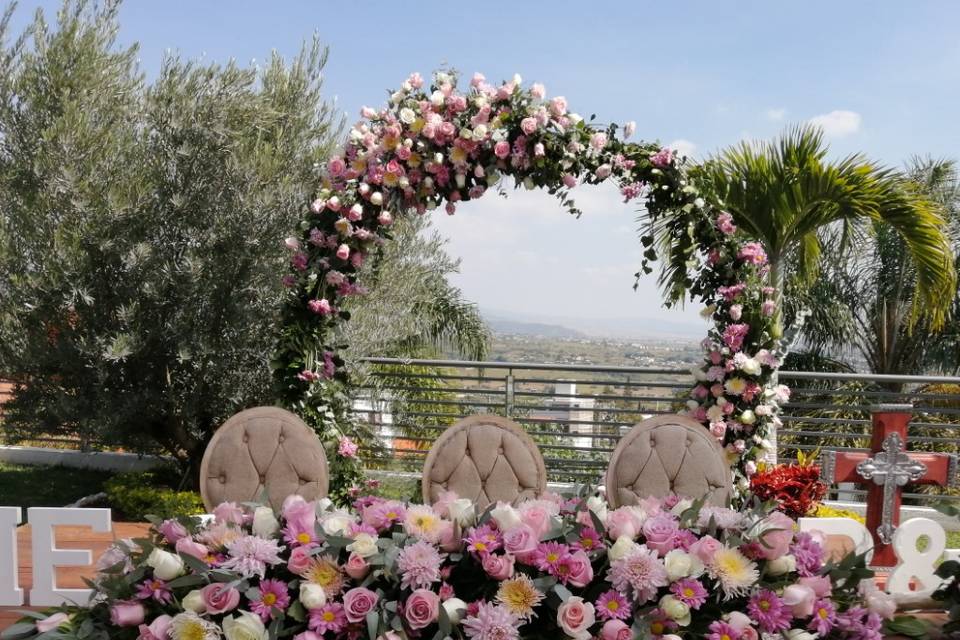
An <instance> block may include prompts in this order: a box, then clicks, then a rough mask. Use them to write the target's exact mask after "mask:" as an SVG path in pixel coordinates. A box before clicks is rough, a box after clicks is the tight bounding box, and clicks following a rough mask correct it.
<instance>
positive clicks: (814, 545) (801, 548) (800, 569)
mask: <svg viewBox="0 0 960 640" xmlns="http://www.w3.org/2000/svg"><path fill="white" fill-rule="evenodd" d="M790 552H791V553H792V554H793V557H794V558H796V560H797V573H798V574H800V575H801V576H805V577H811V576H815V575H817V574H818V573H819V572H820V567H822V566H823V547H822V546H820V543H819V542H817V541H816V539H815V538H814V537H813V536H812V535H810V534H809V533H807V532H806V531H801V532H800V533H798V534H797V536H796V538H794V540H793V546H792V547H791V549H790Z"/></svg>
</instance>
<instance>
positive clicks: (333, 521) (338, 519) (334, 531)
mask: <svg viewBox="0 0 960 640" xmlns="http://www.w3.org/2000/svg"><path fill="white" fill-rule="evenodd" d="M351 524H353V518H351V517H350V516H349V515H347V514H346V513H342V512H335V513H333V514H331V515H329V516H327V517H326V518H324V520H323V525H322V527H323V532H324V533H325V534H327V535H328V536H342V535H344V534H345V533H346V532H347V529H349V528H350V525H351Z"/></svg>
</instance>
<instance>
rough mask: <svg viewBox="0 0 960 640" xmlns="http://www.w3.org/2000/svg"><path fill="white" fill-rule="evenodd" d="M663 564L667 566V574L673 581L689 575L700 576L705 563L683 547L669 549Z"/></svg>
mask: <svg viewBox="0 0 960 640" xmlns="http://www.w3.org/2000/svg"><path fill="white" fill-rule="evenodd" d="M663 564H664V566H666V568H667V576H668V577H669V578H670V581H671V582H676V581H677V580H679V579H680V578H686V577H688V576H698V575H700V574H701V573H702V572H703V563H702V562H700V559H699V558H697V557H696V556H693V555H691V554H689V553H687V552H686V551H683V550H681V549H673V550H671V551H668V552H667V555H666V556H664V558H663Z"/></svg>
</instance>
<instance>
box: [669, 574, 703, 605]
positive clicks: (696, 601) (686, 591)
mask: <svg viewBox="0 0 960 640" xmlns="http://www.w3.org/2000/svg"><path fill="white" fill-rule="evenodd" d="M670 593H672V594H673V595H674V596H676V598H677V600H679V601H680V602H682V603H683V604H685V605H687V606H688V607H690V608H691V609H699V608H700V607H701V606H703V603H704V602H706V601H707V590H706V589H705V588H704V587H703V585H702V584H701V583H700V581H699V580H697V579H696V578H684V579H683V580H677V581H676V582H674V583H673V584H672V585H670Z"/></svg>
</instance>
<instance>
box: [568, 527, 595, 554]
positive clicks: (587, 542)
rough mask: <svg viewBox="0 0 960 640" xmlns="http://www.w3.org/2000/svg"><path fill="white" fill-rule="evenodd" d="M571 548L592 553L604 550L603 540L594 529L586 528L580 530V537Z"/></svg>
mask: <svg viewBox="0 0 960 640" xmlns="http://www.w3.org/2000/svg"><path fill="white" fill-rule="evenodd" d="M571 546H572V547H573V548H574V549H580V550H581V551H586V552H587V553H590V552H591V551H596V550H597V549H602V548H603V539H602V538H601V537H600V534H599V533H597V531H596V529H594V528H593V527H584V528H583V529H581V530H580V537H579V538H578V539H577V540H576V542H574V543H573V544H572V545H571Z"/></svg>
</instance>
